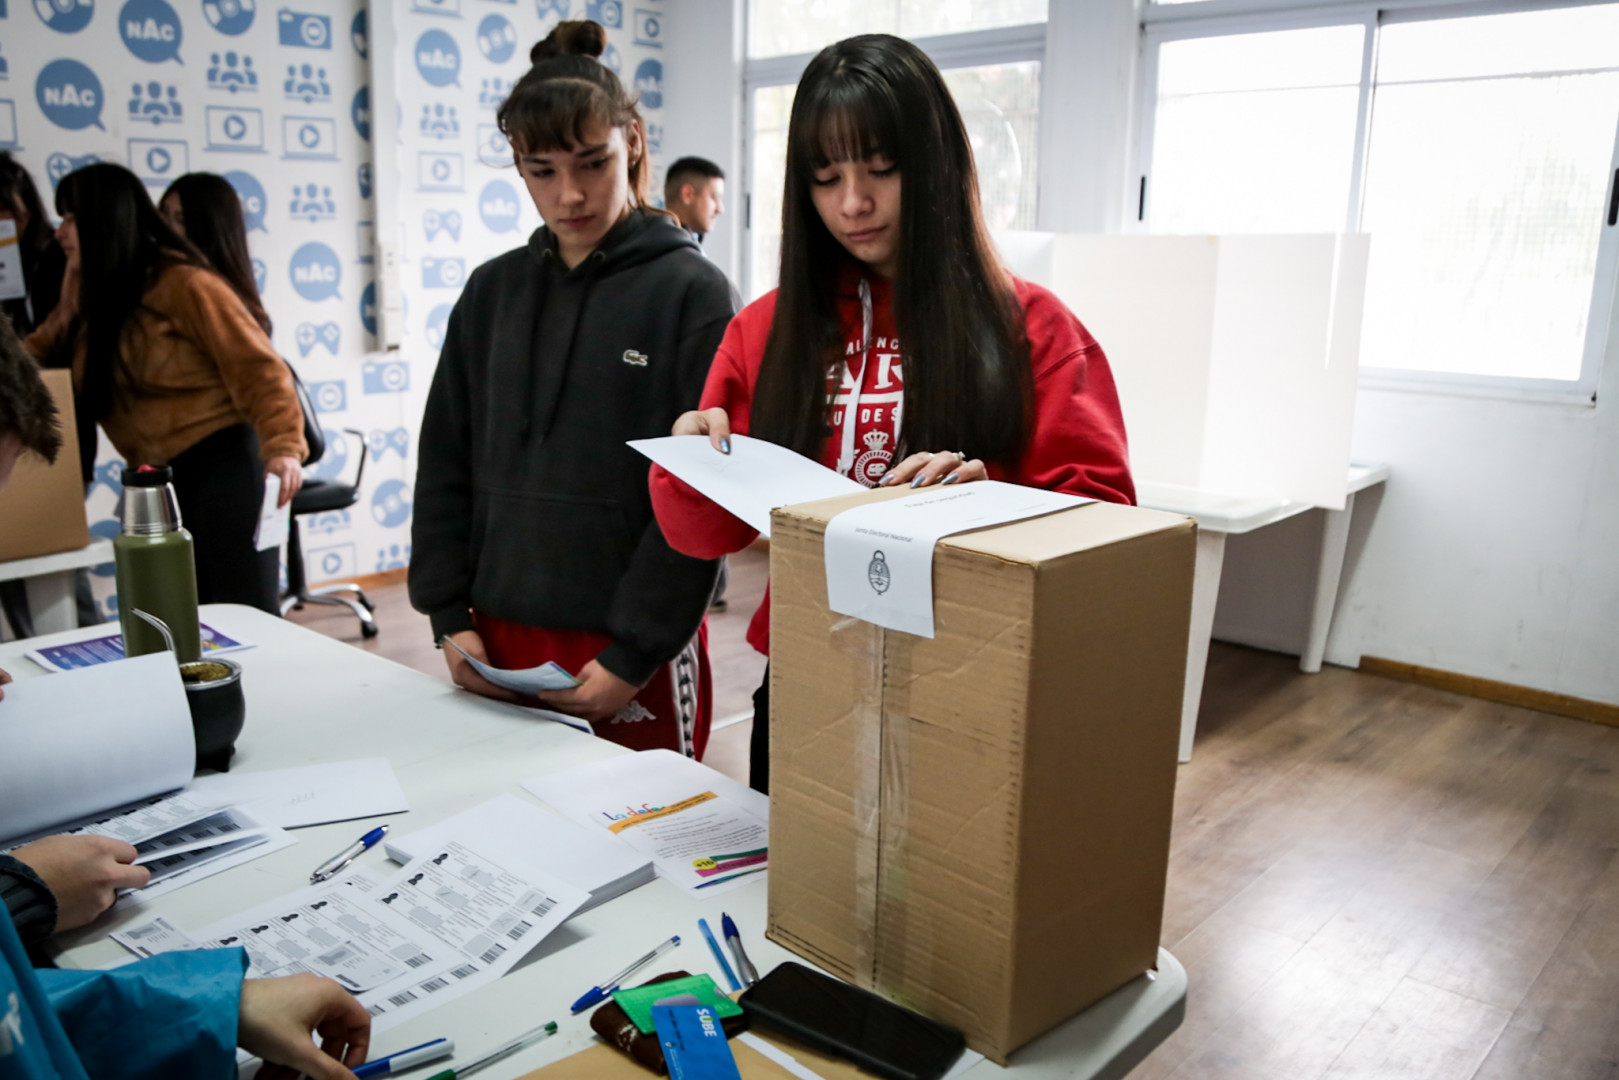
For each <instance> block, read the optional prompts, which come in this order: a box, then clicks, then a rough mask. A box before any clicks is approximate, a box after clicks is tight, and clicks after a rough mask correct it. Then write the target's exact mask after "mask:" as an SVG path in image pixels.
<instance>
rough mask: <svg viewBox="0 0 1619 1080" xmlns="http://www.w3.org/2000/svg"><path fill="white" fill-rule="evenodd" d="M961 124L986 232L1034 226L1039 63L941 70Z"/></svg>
mask: <svg viewBox="0 0 1619 1080" xmlns="http://www.w3.org/2000/svg"><path fill="white" fill-rule="evenodd" d="M944 81H945V83H946V85H948V86H949V87H950V95H951V96H952V97H954V98H955V99H956V106H957V108H959V109H960V110H961V119H962V121H963V122H964V123H965V124H966V125H967V138H968V140H969V141H970V142H971V143H972V148H973V160H974V163H975V164H976V165H977V166H978V197H979V202H980V203H981V205H982V206H983V208H984V220H985V221H986V222H987V223H988V224H989V227H990V228H992V229H1032V228H1034V212H1035V192H1036V157H1035V155H1036V152H1037V144H1038V142H1039V132H1040V62H1039V61H1038V60H1031V61H1028V62H1025V63H1021V64H992V65H989V66H987V67H975V68H954V69H952V70H949V71H946V72H944Z"/></svg>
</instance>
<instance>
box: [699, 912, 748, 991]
mask: <svg viewBox="0 0 1619 1080" xmlns="http://www.w3.org/2000/svg"><path fill="white" fill-rule="evenodd" d="M697 929H699V930H701V931H702V932H703V936H704V937H705V938H707V939H708V947H709V948H710V949H712V950H713V952H714V959H715V960H717V961H719V965H720V970H721V971H723V972H725V981H726V982H728V983H730V984H731V989H732V990H740V989H742V984H741V983H739V982H737V981H736V974H735V973H734V972H733V971H732V970H731V965H730V964H728V963H726V962H725V954H724V953H722V952H720V943H719V942H717V941H715V940H714V931H712V930H710V929H709V928H708V920H707V919H698V920H697Z"/></svg>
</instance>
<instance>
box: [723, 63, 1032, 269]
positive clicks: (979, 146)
mask: <svg viewBox="0 0 1619 1080" xmlns="http://www.w3.org/2000/svg"><path fill="white" fill-rule="evenodd" d="M944 81H945V83H946V85H948V86H949V88H950V93H951V96H952V97H954V98H955V100H956V106H957V107H958V108H959V109H960V110H961V118H962V121H963V122H964V123H965V124H966V126H967V138H968V139H969V141H970V142H971V143H972V148H973V159H974V161H975V162H976V164H977V166H978V190H979V199H980V203H981V205H982V206H983V209H984V218H985V220H986V222H988V224H989V226H990V228H992V229H1032V228H1034V225H1035V217H1034V215H1035V201H1036V191H1037V186H1036V173H1037V167H1036V166H1037V162H1036V152H1037V143H1038V136H1039V130H1040V64H1039V62H1038V61H1028V62H1024V63H1014V64H991V65H988V66H985V67H975V68H954V69H951V70H948V71H945V72H944ZM796 89H797V88H796V87H794V86H767V87H762V88H760V89H758V90H755V91H754V92H753V140H752V144H751V145H752V154H751V160H750V165H751V173H750V176H751V182H752V188H753V211H752V225H751V228H750V229H749V237H750V239H749V245H750V247H749V259H750V261H749V264H748V267H749V269H748V298H749V299H750V300H751V299H754V298H756V297H758V296H760V295H761V294H763V293H765V292H768V291H769V290H771V289H773V288H775V287H776V278H777V274H778V271H779V267H780V261H781V196H782V187H783V184H784V183H785V181H786V172H785V170H786V162H787V121H788V118H789V115H790V113H791V111H792V106H793V94H794V91H795V90H796Z"/></svg>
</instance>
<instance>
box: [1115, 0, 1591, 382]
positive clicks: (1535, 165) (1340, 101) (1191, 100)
mask: <svg viewBox="0 0 1619 1080" xmlns="http://www.w3.org/2000/svg"><path fill="white" fill-rule="evenodd" d="M1222 8H1224V9H1227V10H1229V8H1230V5H1229V4H1222ZM1470 9H1471V10H1470V12H1469V13H1468V14H1466V15H1460V14H1458V15H1455V16H1451V17H1445V13H1444V10H1443V7H1442V6H1441V7H1438V8H1429V9H1427V10H1426V11H1425V12H1422V13H1421V17H1420V18H1418V17H1417V13H1410V14H1408V15H1405V16H1402V15H1401V13H1400V12H1398V11H1396V12H1393V13H1390V12H1387V11H1384V12H1382V13H1381V14H1380V13H1379V12H1377V11H1376V10H1375V9H1372V8H1370V7H1368V8H1367V9H1365V10H1363V11H1359V12H1357V11H1355V10H1353V9H1348V8H1341V9H1336V10H1335V12H1334V13H1331V14H1329V15H1317V16H1315V21H1317V22H1330V21H1331V20H1332V19H1336V20H1337V21H1338V25H1314V26H1311V25H1298V23H1297V21H1296V20H1297V19H1299V18H1301V17H1302V18H1308V17H1309V16H1298V15H1297V14H1283V15H1272V16H1261V15H1258V14H1255V15H1251V16H1249V17H1247V18H1246V20H1244V21H1242V22H1240V23H1236V24H1233V23H1231V22H1229V21H1226V22H1225V23H1223V24H1222V23H1221V21H1220V20H1211V21H1210V22H1209V24H1208V26H1209V28H1208V29H1204V28H1202V27H1200V26H1199V25H1198V20H1197V19H1192V18H1176V19H1172V20H1170V21H1168V22H1165V23H1162V24H1151V15H1150V14H1149V16H1148V19H1149V30H1148V36H1147V45H1146V54H1145V56H1144V68H1145V71H1146V74H1147V75H1148V77H1149V78H1151V79H1152V85H1151V86H1150V87H1149V89H1150V90H1151V91H1152V95H1153V96H1152V100H1151V108H1149V109H1148V110H1146V112H1147V113H1148V114H1149V115H1148V117H1147V121H1146V123H1147V126H1146V127H1145V128H1144V130H1143V136H1142V140H1141V141H1142V144H1143V150H1144V152H1145V153H1144V160H1143V170H1142V172H1143V175H1144V176H1146V177H1147V181H1146V183H1147V193H1146V197H1145V201H1144V205H1143V209H1144V217H1145V222H1144V224H1145V226H1146V227H1147V228H1148V229H1149V230H1150V231H1153V232H1203V231H1208V232H1234V231H1237V232H1306V231H1308V232H1325V231H1336V230H1338V229H1342V228H1344V227H1345V225H1346V224H1347V225H1348V226H1349V227H1350V228H1355V229H1362V230H1365V231H1367V232H1369V233H1371V234H1372V248H1371V250H1372V261H1371V266H1370V269H1369V271H1368V279H1367V296H1366V314H1365V322H1364V325H1363V332H1362V340H1361V365H1362V368H1363V372H1364V374H1365V375H1366V376H1367V377H1368V378H1370V379H1371V380H1372V381H1374V382H1379V383H1381V384H1395V385H1411V384H1412V383H1413V382H1414V381H1415V382H1418V383H1421V384H1422V385H1425V386H1426V387H1429V388H1432V387H1433V386H1434V385H1435V384H1447V385H1451V386H1458V385H1460V386H1467V387H1472V388H1482V389H1484V390H1486V391H1490V392H1518V393H1541V392H1544V393H1551V394H1554V395H1557V394H1561V395H1563V396H1565V397H1568V396H1574V395H1589V393H1590V392H1591V391H1592V390H1593V389H1594V386H1595V380H1596V370H1597V365H1598V363H1599V362H1600V354H1601V350H1602V348H1603V347H1604V345H1605V341H1604V339H1605V336H1606V328H1607V318H1608V306H1609V298H1610V295H1611V292H1612V286H1613V272H1614V271H1613V264H1614V255H1615V249H1619V244H1616V243H1615V241H1614V240H1613V239H1611V238H1609V239H1606V240H1605V239H1604V237H1603V233H1604V231H1605V230H1604V228H1603V226H1604V224H1605V222H1606V215H1607V211H1608V197H1609V187H1608V184H1609V180H1610V178H1611V177H1612V176H1613V175H1614V171H1613V165H1614V143H1615V121H1616V118H1619V54H1616V53H1615V52H1614V50H1613V48H1612V43H1613V42H1614V41H1616V40H1619V3H1604V4H1592V5H1586V6H1572V7H1556V8H1542V9H1539V10H1528V11H1524V10H1503V11H1501V12H1499V13H1494V14H1476V12H1477V10H1478V6H1477V5H1470ZM1183 10H1184V9H1183ZM1267 19H1268V21H1270V22H1271V24H1272V25H1271V26H1270V27H1265V26H1264V25H1263V23H1264V22H1265V21H1266V20H1267ZM1290 19H1292V20H1295V22H1294V25H1292V26H1282V25H1278V24H1282V23H1286V22H1288V21H1289V20H1290ZM1256 20H1258V22H1256ZM1233 26H1235V29H1231V27H1233ZM1374 61H1375V62H1374ZM1154 73H1155V77H1154ZM1606 231H1608V232H1613V231H1614V230H1611V229H1610V230H1606ZM1599 249H1600V250H1599Z"/></svg>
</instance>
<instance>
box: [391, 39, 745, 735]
mask: <svg viewBox="0 0 1619 1080" xmlns="http://www.w3.org/2000/svg"><path fill="white" fill-rule="evenodd" d="M605 44H606V34H605V32H604V31H603V30H602V28H601V27H600V26H599V25H597V24H596V23H593V22H564V23H561V24H559V25H558V26H557V28H556V29H555V30H553V31H552V32H551V34H550V36H549V37H547V38H546V39H545V40H544V41H542V42H540V43H539V44H538V45H536V46H535V47H534V50H533V52H532V53H531V54H530V55H531V59H532V60H533V61H534V66H533V67H532V68H531V69H530V70H529V72H528V74H527V75H525V76H524V77H523V78H522V79H521V80H520V81H519V82H518V84H517V86H516V87H515V88H514V89H513V91H512V94H511V96H510V97H509V98H507V99H506V102H505V104H504V105H502V106H501V109H500V113H499V116H498V121H499V124H500V129H501V131H502V132H503V133H504V134H505V135H506V136H507V138H508V139H510V140H511V143H512V149H513V152H514V153H515V155H516V158H517V167H518V171H519V172H520V173H521V174H522V177H523V182H524V184H525V185H526V186H527V187H528V191H529V195H530V196H531V197H532V198H533V200H534V205H535V207H536V208H537V209H538V210H539V212H540V216H541V217H542V218H543V219H544V220H545V226H544V227H543V228H541V229H539V230H537V231H536V232H535V233H534V235H533V236H531V237H530V238H529V242H528V244H527V246H525V247H522V248H518V249H517V250H515V251H510V252H507V253H506V254H505V255H502V256H500V257H498V258H496V259H492V260H491V261H490V262H488V263H486V264H485V265H484V266H482V267H480V268H479V269H478V270H477V271H476V272H475V273H474V274H472V276H471V277H470V279H469V280H468V281H467V285H466V289H465V291H463V292H462V294H461V299H460V300H459V301H458V302H457V304H456V306H455V310H454V311H453V312H452V313H451V315H450V320H449V324H448V326H447V327H446V329H445V334H444V346H443V350H442V352H441V353H440V355H439V364H438V369H437V371H436V372H435V373H434V376H433V385H432V390H431V391H430V393H429V394H428V399H427V410H426V412H425V414H424V415H423V417H422V433H421V440H420V452H419V456H418V466H417V474H416V507H415V520H414V523H413V525H412V535H411V542H412V555H411V563H410V598H411V603H412V604H413V605H414V606H415V607H416V608H417V610H419V611H422V612H424V613H425V614H427V615H428V616H430V617H431V619H432V624H433V634H434V637H435V638H436V639H438V640H440V641H442V639H443V638H445V637H448V638H450V639H451V641H452V642H453V643H454V644H455V645H458V646H460V650H464V651H465V653H467V654H469V655H471V656H473V657H476V658H478V659H480V660H487V661H488V662H489V663H492V664H493V665H494V666H496V667H500V668H514V669H516V668H527V667H533V666H536V665H538V664H543V663H545V662H546V661H552V660H554V661H556V662H557V663H559V664H560V665H562V667H564V668H566V669H567V670H568V671H569V672H570V673H572V674H574V675H575V676H576V677H577V678H578V679H579V681H580V685H579V686H577V687H575V688H573V689H569V690H561V691H549V692H546V693H543V694H541V695H540V700H539V704H543V705H545V706H546V707H548V708H552V709H556V710H559V711H562V712H566V713H570V714H572V715H575V716H579V717H583V718H584V719H586V720H589V721H590V722H591V724H592V726H593V727H594V728H595V730H596V732H597V734H599V735H601V736H603V737H604V738H608V739H611V740H613V741H614V742H618V743H622V744H624V745H626V746H630V747H633V748H636V749H650V748H654V747H664V748H668V749H673V750H678V751H680V752H682V753H685V754H688V755H691V756H694V757H700V756H701V754H702V752H703V748H704V746H705V744H706V743H707V739H708V723H709V707H710V705H709V671H708V657H707V650H706V639H705V634H704V626H703V615H704V612H705V611H706V610H707V605H708V600H709V596H710V594H711V592H712V591H713V587H714V577H715V573H716V569H717V564H716V563H713V562H708V561H704V560H700V559H693V558H689V557H687V556H684V555H681V554H678V553H677V552H675V551H674V550H673V549H671V548H670V547H669V545H668V543H667V542H666V541H665V540H664V538H663V533H662V532H661V531H660V530H659V528H658V524H657V521H656V520H655V518H654V517H653V514H652V504H651V501H650V498H649V496H648V492H647V463H646V459H645V458H643V457H641V456H640V455H639V454H637V453H636V452H635V451H634V450H631V449H630V448H629V447H627V446H625V445H624V444H625V442H626V441H627V440H629V439H637V438H649V437H655V436H659V435H662V434H663V433H664V432H667V431H668V430H669V427H670V425H671V424H672V423H673V422H674V419H675V417H677V416H679V415H680V414H681V413H682V412H685V411H686V410H688V409H693V408H696V404H697V399H698V397H699V396H700V394H701V393H702V388H703V381H704V377H705V376H706V374H707V371H708V366H709V363H710V361H712V360H713V358H714V353H715V350H716V349H717V348H718V346H719V342H720V338H721V337H722V336H723V334H724V332H725V326H726V324H727V322H729V320H730V318H731V315H732V313H733V308H732V304H731V297H730V289H729V286H728V284H727V283H726V280H725V276H724V275H723V274H722V273H721V272H720V271H719V270H718V269H716V268H715V267H714V265H713V264H712V263H710V262H709V261H708V260H707V259H706V258H704V256H703V254H702V251H701V249H699V248H698V246H697V245H696V243H695V242H693V241H692V239H691V237H690V235H689V234H687V233H686V232H685V231H684V230H682V229H681V228H680V227H679V225H677V224H676V223H675V222H674V220H673V219H672V218H671V217H669V216H668V215H666V214H664V213H663V212H662V211H659V210H655V209H652V208H650V207H649V205H648V196H647V191H648V187H649V178H650V174H651V164H650V162H648V160H647V155H646V129H645V126H644V124H643V123H642V120H641V117H640V114H639V113H638V111H637V109H636V106H635V100H634V98H632V97H631V96H629V95H628V94H626V93H625V91H624V87H623V85H622V84H621V83H620V82H619V80H618V78H617V76H615V75H614V74H613V73H612V72H611V71H610V70H608V69H607V68H606V67H604V66H603V65H602V64H600V63H598V62H597V61H596V60H595V59H594V58H595V57H598V56H600V55H601V52H602V49H603V47H604V46H605ZM444 654H445V659H446V660H447V661H448V663H449V666H450V674H451V677H452V678H454V680H455V681H456V683H457V684H459V685H460V686H462V687H465V688H466V689H468V690H472V691H474V692H476V693H480V694H484V695H487V696H489V697H496V698H502V699H505V700H516V698H517V696H516V695H515V694H512V693H510V692H508V691H505V690H502V689H500V688H499V687H496V686H494V685H492V684H490V683H489V682H488V681H487V680H485V679H484V678H482V677H481V676H480V675H479V674H478V672H477V671H476V670H475V669H474V668H473V667H472V666H471V664H469V663H468V662H467V661H466V659H465V658H464V657H463V655H462V652H461V651H458V650H457V649H455V648H450V647H445V649H444Z"/></svg>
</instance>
